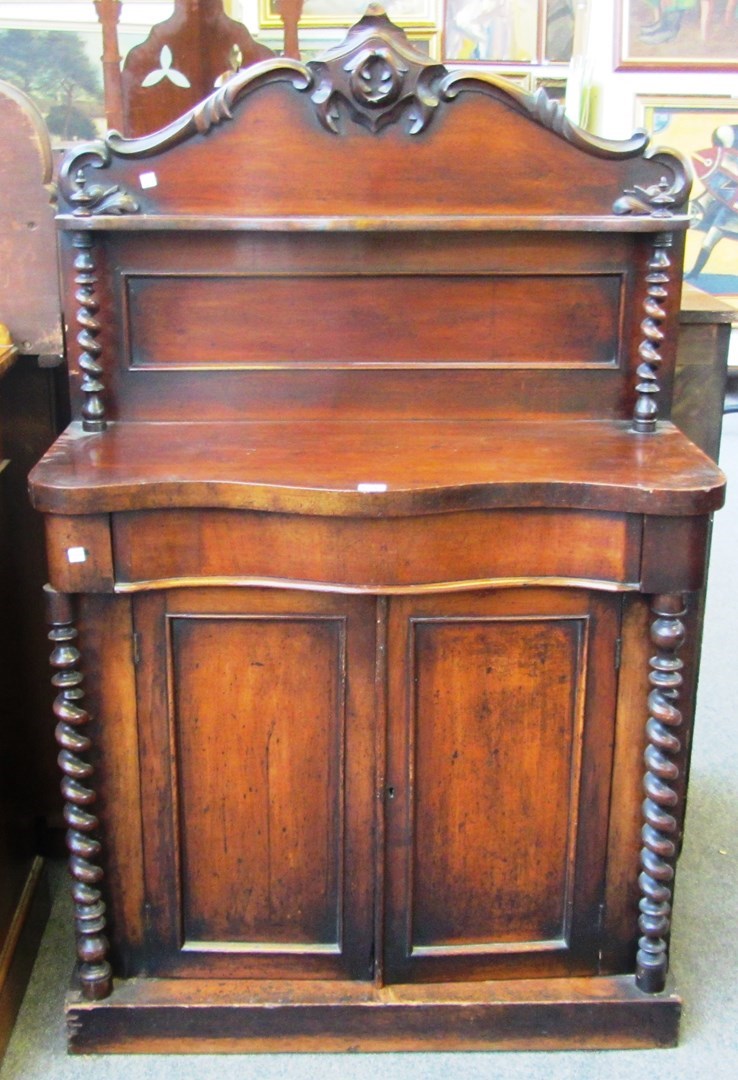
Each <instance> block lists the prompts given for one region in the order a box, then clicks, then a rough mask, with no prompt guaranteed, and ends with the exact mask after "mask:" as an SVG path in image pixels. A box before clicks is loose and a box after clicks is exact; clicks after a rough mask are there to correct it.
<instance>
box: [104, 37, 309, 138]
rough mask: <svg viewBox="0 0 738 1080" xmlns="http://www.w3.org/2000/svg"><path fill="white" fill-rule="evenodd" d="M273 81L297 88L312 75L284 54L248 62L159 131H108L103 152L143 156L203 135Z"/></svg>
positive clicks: (302, 87)
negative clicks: (131, 136)
mask: <svg viewBox="0 0 738 1080" xmlns="http://www.w3.org/2000/svg"><path fill="white" fill-rule="evenodd" d="M274 82H290V83H292V85H293V87H294V88H295V89H296V90H299V91H305V90H310V89H312V87H313V76H312V74H311V72H310V71H309V69H308V67H307V66H306V65H305V64H303V63H301V62H300V61H299V60H290V59H287V58H286V57H281V58H277V59H274V60H262V61H260V62H259V63H256V64H251V65H249V67H248V68H246V69H245V70H244V71H242V72H239V74H238V75H234V77H233V78H232V79H228V81H227V82H225V83H224V84H223V85H222V86H221V87H219V88H218V89H217V90H216V91H214V93H212V94H210V95H209V96H208V97H206V98H205V100H204V101H201V102H200V103H199V105H195V107H194V108H192V109H190V110H189V112H186V113H185V114H184V115H183V116H180V117H179V118H178V119H177V120H174V121H173V122H172V123H171V124H168V125H167V126H166V127H164V128H162V129H161V130H160V131H155V132H154V133H153V134H151V135H144V136H141V137H140V138H137V139H126V138H124V137H123V136H122V135H121V134H120V133H119V132H117V131H111V132H110V134H109V135H108V137H107V139H106V140H105V148H106V152H107V153H108V154H111V153H112V154H114V155H115V156H116V157H120V158H146V157H150V156H151V155H153V154H158V153H161V151H162V150H168V149H169V148H170V147H172V146H176V145H177V144H178V143H181V142H184V140H185V139H189V138H191V137H192V136H193V135H198V134H199V135H205V134H207V132H209V131H210V130H211V129H212V128H214V127H217V126H218V125H219V124H222V123H223V122H224V121H226V120H232V119H233V108H234V106H235V105H236V104H237V102H238V101H240V100H241V99H242V98H245V97H247V96H248V95H249V94H251V93H252V92H253V91H254V90H258V89H259V87H262V86H266V85H268V84H269V83H274Z"/></svg>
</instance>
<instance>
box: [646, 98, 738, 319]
mask: <svg viewBox="0 0 738 1080" xmlns="http://www.w3.org/2000/svg"><path fill="white" fill-rule="evenodd" d="M640 106H641V110H642V114H641V119H642V121H643V126H644V127H645V128H646V130H647V131H649V132H650V133H651V135H652V138H653V143H654V145H656V146H667V147H669V148H670V149H675V150H679V151H681V153H682V154H683V155H684V156H685V157H686V158H687V159H688V161H689V163H690V165H691V167H692V173H693V176H694V185H693V188H692V201H691V203H690V213H691V214H692V219H693V224H692V228H691V229H690V231H689V233H688V234H687V252H686V257H685V264H684V269H685V277H686V279H687V281H690V282H692V284H693V285H696V286H698V288H700V289H703V290H704V291H705V292H708V293H711V294H712V295H713V296H719V297H720V298H721V299H722V300H725V301H727V302H728V303H730V304H733V305H734V306H736V307H738V103H736V102H732V101H730V99H727V100H725V101H724V102H723V103H721V101H720V99H712V100H711V99H709V98H706V99H698V100H697V102H695V101H694V100H691V99H689V98H683V99H677V100H676V101H669V100H668V99H661V100H658V101H656V100H654V99H648V98H643V99H641V100H640Z"/></svg>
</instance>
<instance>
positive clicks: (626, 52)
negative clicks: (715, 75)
mask: <svg viewBox="0 0 738 1080" xmlns="http://www.w3.org/2000/svg"><path fill="white" fill-rule="evenodd" d="M620 3H621V9H620V15H621V28H620V30H621V32H620V43H621V54H620V66H621V67H639V68H660V67H664V68H668V67H680V68H686V67H736V66H737V65H738V0H620Z"/></svg>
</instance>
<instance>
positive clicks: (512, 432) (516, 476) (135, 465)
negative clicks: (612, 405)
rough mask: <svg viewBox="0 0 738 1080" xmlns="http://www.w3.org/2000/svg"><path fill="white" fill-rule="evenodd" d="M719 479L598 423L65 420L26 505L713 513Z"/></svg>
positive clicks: (690, 448)
mask: <svg viewBox="0 0 738 1080" xmlns="http://www.w3.org/2000/svg"><path fill="white" fill-rule="evenodd" d="M724 483H725V478H724V477H723V474H722V473H721V471H720V470H719V469H718V467H717V466H716V465H715V464H714V463H713V462H712V461H711V460H710V459H709V458H708V457H707V456H706V455H705V454H703V453H702V451H700V450H698V449H697V447H695V446H694V445H693V444H692V443H691V442H690V441H689V440H688V439H687V438H686V436H684V435H683V434H682V433H681V432H680V431H679V430H678V429H677V428H675V427H673V426H672V425H671V424H663V425H661V427H660V430H659V431H658V432H657V433H656V434H654V435H636V434H634V433H632V432H631V431H630V425H629V423H628V422H627V421H608V420H591V421H590V420H584V421H576V422H551V421H514V420H510V421H495V422H489V421H466V422H459V421H409V422H403V423H397V422H386V421H364V422H347V421H343V422H342V421H333V422H323V421H320V422H318V421H303V422H286V421H282V422H280V421H276V422H249V421H242V422H219V423H202V422H195V423H135V422H128V423H118V424H112V425H111V426H110V427H109V428H108V430H107V431H105V432H103V433H100V434H86V433H84V432H83V431H82V429H81V426H80V425H79V424H72V425H71V426H70V428H68V429H67V431H66V432H65V433H64V434H63V435H62V436H61V438H60V439H58V440H57V442H56V443H55V444H54V446H53V447H52V448H51V449H50V450H49V452H48V453H47V454H46V455H45V457H44V458H43V459H42V460H41V462H40V463H39V464H38V465H37V466H36V468H35V469H34V470H33V472H32V473H31V477H30V484H31V494H32V498H33V502H34V505H35V506H36V507H37V509H39V510H42V511H46V512H51V513H64V514H87V513H108V512H112V511H116V510H140V509H155V508H162V507H203V508H205V507H222V508H233V509H248V510H265V511H280V512H284V513H297V514H319V515H344V516H352V517H378V516H387V515H394V516H402V515H406V514H424V513H433V512H438V511H452V510H462V509H473V508H484V507H516V506H543V507H546V506H550V507H562V508H564V507H566V508H575V507H579V508H589V509H595V510H611V511H620V512H629V513H650V514H659V515H690V514H703V513H708V512H710V511H711V510H714V509H717V508H718V507H719V506H721V505H722V502H723V498H724ZM364 485H370V487H369V490H362V489H363V488H364ZM378 485H379V486H381V488H382V489H381V490H377V486H378ZM385 485H386V489H384V486H385Z"/></svg>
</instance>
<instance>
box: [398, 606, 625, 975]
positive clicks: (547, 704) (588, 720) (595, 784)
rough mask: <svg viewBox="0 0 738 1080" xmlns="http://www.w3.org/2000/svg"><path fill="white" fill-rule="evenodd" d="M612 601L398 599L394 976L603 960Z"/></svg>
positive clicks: (533, 970) (554, 969) (530, 969)
mask: <svg viewBox="0 0 738 1080" xmlns="http://www.w3.org/2000/svg"><path fill="white" fill-rule="evenodd" d="M619 611H620V601H619V598H617V597H609V596H604V597H603V596H595V595H592V594H588V593H585V592H583V591H578V590H564V589H546V590H543V589H541V590H535V589H528V590H523V589H520V590H505V591H498V592H496V593H487V594H485V593H474V594H471V593H470V594H455V595H452V596H445V597H443V596H433V597H427V598H426V597H406V598H401V599H397V600H394V599H393V601H392V603H391V609H390V617H389V631H388V642H389V656H388V673H389V674H388V688H389V692H388V704H389V731H388V769H387V789H386V799H385V804H386V810H387V822H386V829H387V863H386V890H387V891H386V911H385V926H386V945H385V973H384V974H385V979H386V980H387V981H388V982H397V981H412V980H425V981H435V980H443V979H483V978H493V977H500V978H504V977H514V976H519V975H520V976H523V975H536V974H558V973H560V974H564V973H577V972H593V971H596V968H597V956H598V948H599V941H598V936H599V924H600V921H601V903H602V897H603V878H604V871H605V850H606V839H607V818H608V799H609V788H610V771H611V759H612V742H613V723H614V714H615V694H616V661H615V654H616V640H617V634H618V626H619Z"/></svg>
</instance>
